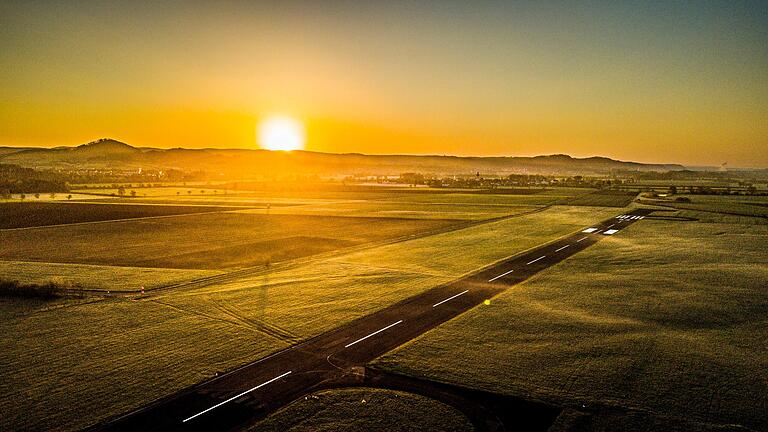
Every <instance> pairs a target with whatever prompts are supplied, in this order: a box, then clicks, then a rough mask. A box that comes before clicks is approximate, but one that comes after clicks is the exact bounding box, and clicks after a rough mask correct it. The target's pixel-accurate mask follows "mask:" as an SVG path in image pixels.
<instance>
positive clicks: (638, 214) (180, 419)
mask: <svg viewBox="0 0 768 432" xmlns="http://www.w3.org/2000/svg"><path fill="white" fill-rule="evenodd" d="M650 212H651V211H650V210H645V209H636V210H634V211H632V212H630V213H626V214H623V215H619V216H617V217H615V218H611V219H608V220H605V221H602V222H600V223H598V224H595V225H591V226H585V227H584V228H583V229H582V230H580V231H579V232H577V233H575V234H572V235H569V236H566V237H563V238H560V239H558V240H556V241H554V242H551V243H548V244H546V245H543V246H540V247H538V248H534V249H532V250H529V251H527V252H524V253H522V254H519V255H517V256H514V257H512V258H510V259H507V260H504V261H502V262H500V263H497V264H495V265H493V266H490V267H488V268H485V269H482V270H481V271H479V272H477V273H474V274H472V275H470V276H468V277H465V278H463V279H459V280H457V281H454V282H451V283H449V284H446V285H442V286H439V287H436V288H433V289H430V290H428V291H425V292H423V293H421V294H418V295H416V296H413V297H411V298H409V299H407V300H404V301H402V302H399V303H397V304H394V305H392V306H390V307H387V308H385V309H382V310H380V311H378V312H375V313H373V314H370V315H367V316H365V317H361V318H359V319H356V320H354V321H352V322H349V323H346V324H343V325H341V326H339V327H338V328H336V329H334V330H331V331H328V332H326V333H323V334H320V335H318V336H316V337H314V338H311V339H309V340H306V341H304V342H302V343H300V344H297V345H294V346H292V347H290V348H288V349H285V350H283V351H279V352H277V353H274V354H272V355H270V356H268V357H265V358H263V359H260V360H257V361H255V362H253V363H250V364H247V365H245V366H242V367H240V368H238V369H236V370H233V371H231V372H228V373H227V374H224V375H222V376H219V377H217V378H215V379H213V380H210V381H206V382H203V383H201V384H198V385H195V386H193V387H190V388H188V389H185V390H182V391H180V392H178V393H175V394H173V395H170V396H168V397H166V398H163V399H161V400H159V401H156V402H154V403H152V404H150V405H147V406H145V407H143V408H141V409H138V410H136V411H133V412H130V413H127V414H125V415H123V416H120V417H117V418H114V419H111V420H108V421H106V422H104V423H101V424H99V425H96V426H94V427H93V428H91V429H92V430H100V431H102V430H103V431H134V430H141V431H160V430H162V431H166V430H179V431H181V430H184V431H197V430H240V429H241V428H243V427H245V426H248V425H249V424H251V423H252V422H253V421H254V420H255V419H258V418H261V417H263V416H265V415H266V414H268V413H270V412H272V411H274V410H276V409H278V408H280V407H282V406H284V405H286V404H288V403H290V402H291V401H293V400H295V399H297V398H299V397H301V396H303V395H306V394H308V393H310V392H312V391H313V390H316V389H319V388H322V387H327V386H328V385H329V383H332V382H334V380H338V379H340V377H343V376H344V375H348V374H350V373H356V372H355V371H356V370H360V369H362V368H360V367H361V366H363V365H365V364H366V363H368V362H370V361H371V360H373V359H375V358H376V357H378V356H380V355H382V354H384V353H386V352H388V351H390V350H392V349H394V348H396V347H397V346H399V345H402V344H403V343H405V342H408V341H409V340H411V339H414V338H415V337H417V336H419V335H421V334H423V333H425V332H426V331H428V330H430V329H432V328H434V327H436V326H438V325H440V324H442V323H444V322H446V321H448V320H450V319H451V318H454V317H456V316H457V315H459V314H461V313H463V312H465V311H467V310H469V309H471V308H473V307H476V306H479V305H483V304H484V303H486V302H492V301H493V297H494V296H495V295H497V294H499V293H501V292H503V291H504V290H506V289H507V288H509V287H510V286H513V285H515V284H517V283H519V282H521V281H524V280H526V279H527V278H529V277H531V276H532V275H534V274H536V273H538V272H540V271H541V270H544V269H546V268H547V267H549V266H552V265H554V264H556V263H558V262H560V261H562V260H564V259H566V258H568V257H570V256H572V255H574V254H576V253H579V252H580V251H582V250H584V249H586V248H588V247H589V246H591V245H593V244H595V243H596V242H598V241H600V240H601V239H602V238H605V237H607V236H611V235H614V234H616V233H617V232H619V231H621V230H622V229H624V228H626V227H627V226H629V225H631V224H632V223H635V222H637V221H640V220H642V219H643V218H644V217H645V216H647V215H648V214H649V213H650ZM318 312H320V311H318Z"/></svg>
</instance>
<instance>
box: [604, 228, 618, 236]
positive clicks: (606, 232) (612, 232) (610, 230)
mask: <svg viewBox="0 0 768 432" xmlns="http://www.w3.org/2000/svg"><path fill="white" fill-rule="evenodd" d="M617 232H619V230H615V229H609V230H607V231H605V232H604V233H603V234H605V235H613V234H616V233H617Z"/></svg>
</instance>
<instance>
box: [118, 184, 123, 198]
mask: <svg viewBox="0 0 768 432" xmlns="http://www.w3.org/2000/svg"><path fill="white" fill-rule="evenodd" d="M117 194H118V195H120V197H121V198H122V197H124V196H125V186H120V187H119V188H117Z"/></svg>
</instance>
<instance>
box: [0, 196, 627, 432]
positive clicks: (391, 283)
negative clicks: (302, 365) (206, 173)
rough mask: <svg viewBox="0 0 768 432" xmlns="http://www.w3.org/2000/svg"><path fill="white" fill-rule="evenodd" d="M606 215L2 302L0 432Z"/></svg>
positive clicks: (289, 337)
mask: <svg viewBox="0 0 768 432" xmlns="http://www.w3.org/2000/svg"><path fill="white" fill-rule="evenodd" d="M615 214H617V210H616V209H596V208H587V207H554V208H551V209H548V210H546V211H543V212H539V213H534V214H530V215H525V216H520V217H513V218H510V219H505V220H501V221H496V222H492V223H486V224H481V225H475V226H471V227H468V228H464V229H462V230H458V231H451V232H444V233H440V234H435V235H430V236H426V237H420V238H415V239H412V240H407V241H401V242H397V243H391V244H384V245H379V246H375V247H369V248H363V249H360V250H354V251H349V252H346V253H342V254H337V255H335V256H331V257H321V256H317V257H316V258H305V259H304V260H302V261H301V262H297V263H295V265H291V266H284V267H281V268H279V267H275V269H274V270H273V271H270V272H268V273H264V274H255V275H253V276H251V277H245V278H242V279H239V280H233V281H230V282H222V283H220V284H216V285H211V286H205V287H198V288H190V289H179V290H170V291H164V292H161V293H158V294H156V295H151V296H148V297H146V298H143V299H141V300H138V301H134V300H132V299H130V298H115V299H105V300H98V301H89V302H73V303H65V304H64V305H61V306H55V305H54V306H46V305H45V304H40V305H38V306H30V303H29V302H27V301H24V302H16V301H15V300H10V301H3V302H2V303H0V307H1V308H2V311H0V312H1V313H0V317H2V318H1V319H0V331H2V332H3V334H8V335H24V338H21V339H18V338H4V339H2V341H0V363H1V364H4V365H7V367H4V368H2V369H0V395H1V396H0V409H2V410H3V412H4V415H3V416H0V429H38V430H39V429H50V428H56V429H59V430H72V429H78V428H82V427H84V426H87V425H89V424H92V423H93V422H95V421H97V420H99V419H103V418H105V417H108V416H111V415H116V414H119V413H121V412H124V411H126V410H128V409H130V408H133V407H138V406H141V405H142V404H145V403H146V402H147V401H148V400H151V399H154V398H157V397H160V396H162V395H165V394H168V393H171V392H173V391H176V390H178V389H180V388H183V387H185V386H188V385H191V384H194V383H196V382H199V381H201V380H203V379H205V378H210V377H212V376H213V375H214V373H216V372H217V371H222V370H227V369H231V368H233V367H236V366H238V365H241V364H244V363H246V362H248V361H252V360H256V359H258V358H260V357H262V356H264V355H265V354H267V353H269V352H272V351H275V350H277V349H280V348H282V347H285V346H287V345H288V344H290V343H293V342H296V341H298V340H301V339H304V338H307V337H311V336H313V335H316V334H318V333H320V332H322V331H325V330H329V329H331V328H334V327H336V326H338V325H339V324H340V323H343V322H347V321H349V320H351V319H353V318H355V317H359V316H362V315H365V314H369V313H371V312H373V311H376V310H378V309H381V308H383V307H386V306H389V305H391V304H393V303H395V302H397V301H400V300H403V299H405V298H408V297H410V296H412V295H414V294H416V293H419V292H422V291H424V290H426V289H429V288H432V287H434V286H437V285H440V284H442V283H445V282H447V281H450V280H453V279H455V278H457V277H459V276H461V275H463V274H466V273H468V272H472V271H475V270H476V269H477V268H478V267H481V266H485V265H489V264H491V263H493V262H495V261H498V260H500V259H503V258H505V257H507V256H509V255H513V254H515V253H518V252H520V251H523V250H525V249H527V248H530V247H533V246H536V245H537V244H540V243H543V242H546V241H549V240H552V239H554V238H557V237H559V236H561V235H564V234H567V233H570V232H573V231H576V230H579V229H581V228H582V227H583V226H584V225H586V224H590V223H593V222H595V221H597V220H600V219H602V218H605V217H608V216H611V215H615ZM195 217H197V216H195ZM342 219H343V218H342ZM351 219H354V218H351ZM164 220H167V219H164ZM366 220H367V219H366ZM101 225H103V224H101ZM101 225H98V226H101ZM57 229H58V228H57ZM52 244H53V243H52ZM21 398H23V399H24V400H25V403H24V404H23V405H22V404H19V403H18V400H19V399H21ZM29 412H34V413H35V415H34V416H30V415H28V413H29Z"/></svg>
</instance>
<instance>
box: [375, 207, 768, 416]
mask: <svg viewBox="0 0 768 432" xmlns="http://www.w3.org/2000/svg"><path fill="white" fill-rule="evenodd" d="M766 238H768V227H766V226H764V225H752V224H749V225H748V224H730V223H728V224H726V223H695V222H685V223H680V222H668V221H651V220H648V219H646V220H644V221H642V222H640V223H637V224H635V225H632V226H631V227H629V228H628V229H626V230H623V231H622V232H621V233H620V234H617V235H616V236H613V237H612V238H606V239H604V240H603V241H602V242H600V243H598V244H597V245H595V246H593V247H591V248H590V249H588V250H586V251H584V252H581V253H580V254H578V255H576V256H574V257H573V258H570V259H568V260H566V261H564V262H562V263H560V264H558V265H556V266H554V267H552V268H550V269H548V270H546V271H544V272H542V273H540V274H539V275H537V276H535V277H534V278H532V279H530V280H528V281H527V282H525V283H523V284H521V285H519V286H516V287H514V288H512V289H510V290H509V291H507V292H505V293H503V294H501V295H500V296H498V297H497V298H496V299H494V300H493V301H492V303H491V305H490V306H481V307H478V308H475V309H473V310H471V311H469V312H467V313H466V314H464V315H462V316H461V317H459V318H457V319H455V320H452V321H450V322H448V323H446V324H445V325H443V326H441V327H439V328H437V329H435V330H433V331H430V332H428V333H427V334H425V335H423V336H422V337H421V338H419V339H416V340H415V341H413V342H411V343H409V344H407V345H405V346H403V347H401V348H400V349H398V350H396V351H394V352H392V353H390V354H387V355H385V356H384V357H382V358H380V359H379V360H377V365H378V367H382V368H386V369H391V370H394V371H397V372H400V373H406V374H411V375H416V376H427V377H429V378H432V379H437V380H441V381H446V382H451V383H460V384H463V385H469V386H474V387H478V388H484V389H488V390H491V391H497V392H506V393H510V394H517V395H522V396H527V397H536V398H540V399H543V400H548V401H551V402H553V403H558V404H565V405H573V406H580V405H581V404H585V405H588V406H589V405H592V404H602V405H618V406H621V407H624V408H629V409H638V410H642V411H644V412H651V413H655V414H654V415H656V414H658V415H662V416H670V417H678V418H685V419H689V420H693V421H696V422H702V423H719V424H740V425H743V426H746V427H749V428H752V429H755V430H765V429H766V428H768V416H766V414H765V413H766V412H768V411H766V407H768V373H766V371H767V370H768V356H766V354H765V353H766V352H768V342H766V341H768V337H767V336H768V331H767V330H766V329H767V328H768V319H766V317H767V316H768V300H766V296H765V286H766V285H768V261H766V256H765V250H766V247H768V244H767V243H766ZM501 365H503V367H502V366H501ZM611 421H614V422H616V423H613V424H610V425H607V426H606V425H603V426H604V427H605V428H606V429H623V428H624V427H625V426H626V427H628V426H627V425H625V424H623V423H621V422H622V420H621V418H614V419H613V420H611ZM638 430H640V429H638Z"/></svg>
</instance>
